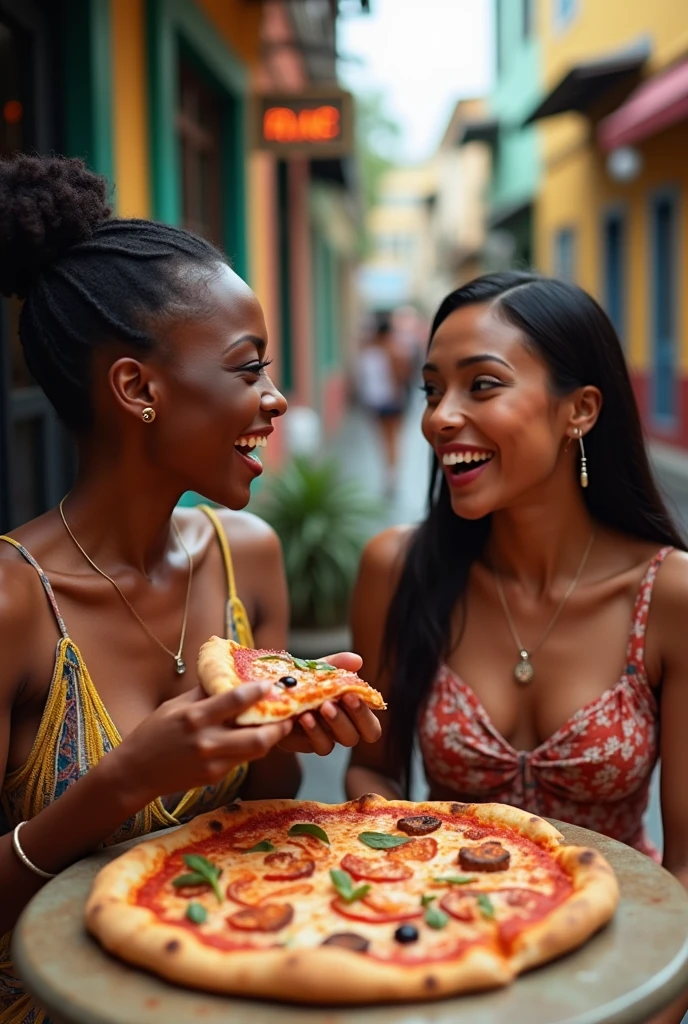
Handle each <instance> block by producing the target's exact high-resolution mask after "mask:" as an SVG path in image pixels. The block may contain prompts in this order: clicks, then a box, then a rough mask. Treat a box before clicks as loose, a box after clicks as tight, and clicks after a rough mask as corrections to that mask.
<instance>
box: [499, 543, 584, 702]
mask: <svg viewBox="0 0 688 1024" xmlns="http://www.w3.org/2000/svg"><path fill="white" fill-rule="evenodd" d="M594 540H595V534H594V533H591V534H590V540H589V541H588V545H587V547H586V549H585V552H584V553H583V557H582V559H581V563H580V565H579V566H578V571H577V573H576V575H575V576H574V577H573V579H572V580H571V582H570V583H569V585H568V587H567V589H566V593H565V594H564V596H563V597H562V599H561V601H560V602H559V606H558V608H557V610H556V611H555V613H554V615H553V616H552V618H551V619H550V620H549V623H548V624H547V627H546V629H545V631H544V633H543V634H542V636H541V637H540V639H539V640H538V642H537V643H536V644H535V646H534V647H531V648H530V650H526V648H525V647H524V646H523V644H522V643H521V638H520V637H519V635H518V631H517V629H516V625H515V623H514V620H513V617H512V615H511V612H510V610H509V605H508V604H507V601H506V595H505V594H504V588H503V586H502V578H501V576H500V575H499V573H498V572H497V570H496V569H494V568H493V570H492V572H493V573H494V578H495V585H496V587H497V593H498V594H499V600H500V601H501V603H502V608H503V609H504V615H505V616H506V621H507V622H508V624H509V629H510V630H511V635H512V637H513V638H514V643H515V644H516V647H517V648H518V653H519V657H520V660H519V661H518V662H517V663H516V664H515V665H514V669H513V672H514V679H515V680H516V682H517V683H518V684H519V686H527V685H528V684H529V683H532V681H533V679H534V678H535V669H534V668H533V663H532V661H531V658H532V656H533V655H534V654H535V652H536V651H537V650H538V649H539V648H540V647H541V646H542V644H543V643H544V642H545V640H546V639H547V637H548V636H549V634H550V632H551V631H552V629H553V628H554V625H555V623H556V622H557V619H558V618H559V616H560V615H561V613H562V611H563V610H564V605H565V604H566V602H567V601H568V599H569V598H570V597H571V594H572V593H573V591H574V590H575V588H576V584H577V583H578V580H579V579H580V578H581V575H582V573H583V569H584V568H585V564H586V562H587V561H588V555H589V554H590V551H591V548H592V545H593V541H594Z"/></svg>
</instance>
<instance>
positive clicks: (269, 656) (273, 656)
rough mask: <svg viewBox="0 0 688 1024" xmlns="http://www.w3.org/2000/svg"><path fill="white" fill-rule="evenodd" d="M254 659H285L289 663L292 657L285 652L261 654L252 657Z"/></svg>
mask: <svg viewBox="0 0 688 1024" xmlns="http://www.w3.org/2000/svg"><path fill="white" fill-rule="evenodd" d="M253 660H254V661H287V662H289V663H290V664H291V662H292V660H293V659H292V658H290V657H289V656H288V655H286V654H261V656H260V657H259V658H254V659H253Z"/></svg>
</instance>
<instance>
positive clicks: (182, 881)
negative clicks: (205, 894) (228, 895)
mask: <svg viewBox="0 0 688 1024" xmlns="http://www.w3.org/2000/svg"><path fill="white" fill-rule="evenodd" d="M207 884H208V880H207V879H206V878H204V877H203V875H199V873H198V872H197V871H192V872H191V874H188V875H180V876H179V878H173V879H172V885H173V886H174V887H175V888H176V889H181V888H182V887H183V886H185V885H207Z"/></svg>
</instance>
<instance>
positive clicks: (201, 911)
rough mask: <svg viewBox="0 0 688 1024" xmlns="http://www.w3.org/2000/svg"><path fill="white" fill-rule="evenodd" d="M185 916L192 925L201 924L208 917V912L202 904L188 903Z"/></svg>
mask: <svg viewBox="0 0 688 1024" xmlns="http://www.w3.org/2000/svg"><path fill="white" fill-rule="evenodd" d="M186 916H187V917H188V919H189V921H193V923H194V924H203V922H204V921H205V920H206V919H207V917H208V911H207V910H206V909H205V907H204V906H203V904H202V903H189V905H188V907H187V908H186Z"/></svg>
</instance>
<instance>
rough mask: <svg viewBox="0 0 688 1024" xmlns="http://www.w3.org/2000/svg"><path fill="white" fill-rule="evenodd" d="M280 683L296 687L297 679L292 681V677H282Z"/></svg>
mask: <svg viewBox="0 0 688 1024" xmlns="http://www.w3.org/2000/svg"><path fill="white" fill-rule="evenodd" d="M280 683H284V685H285V686H296V684H297V683H298V679H294V677H293V676H282V678H281V679H280Z"/></svg>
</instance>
